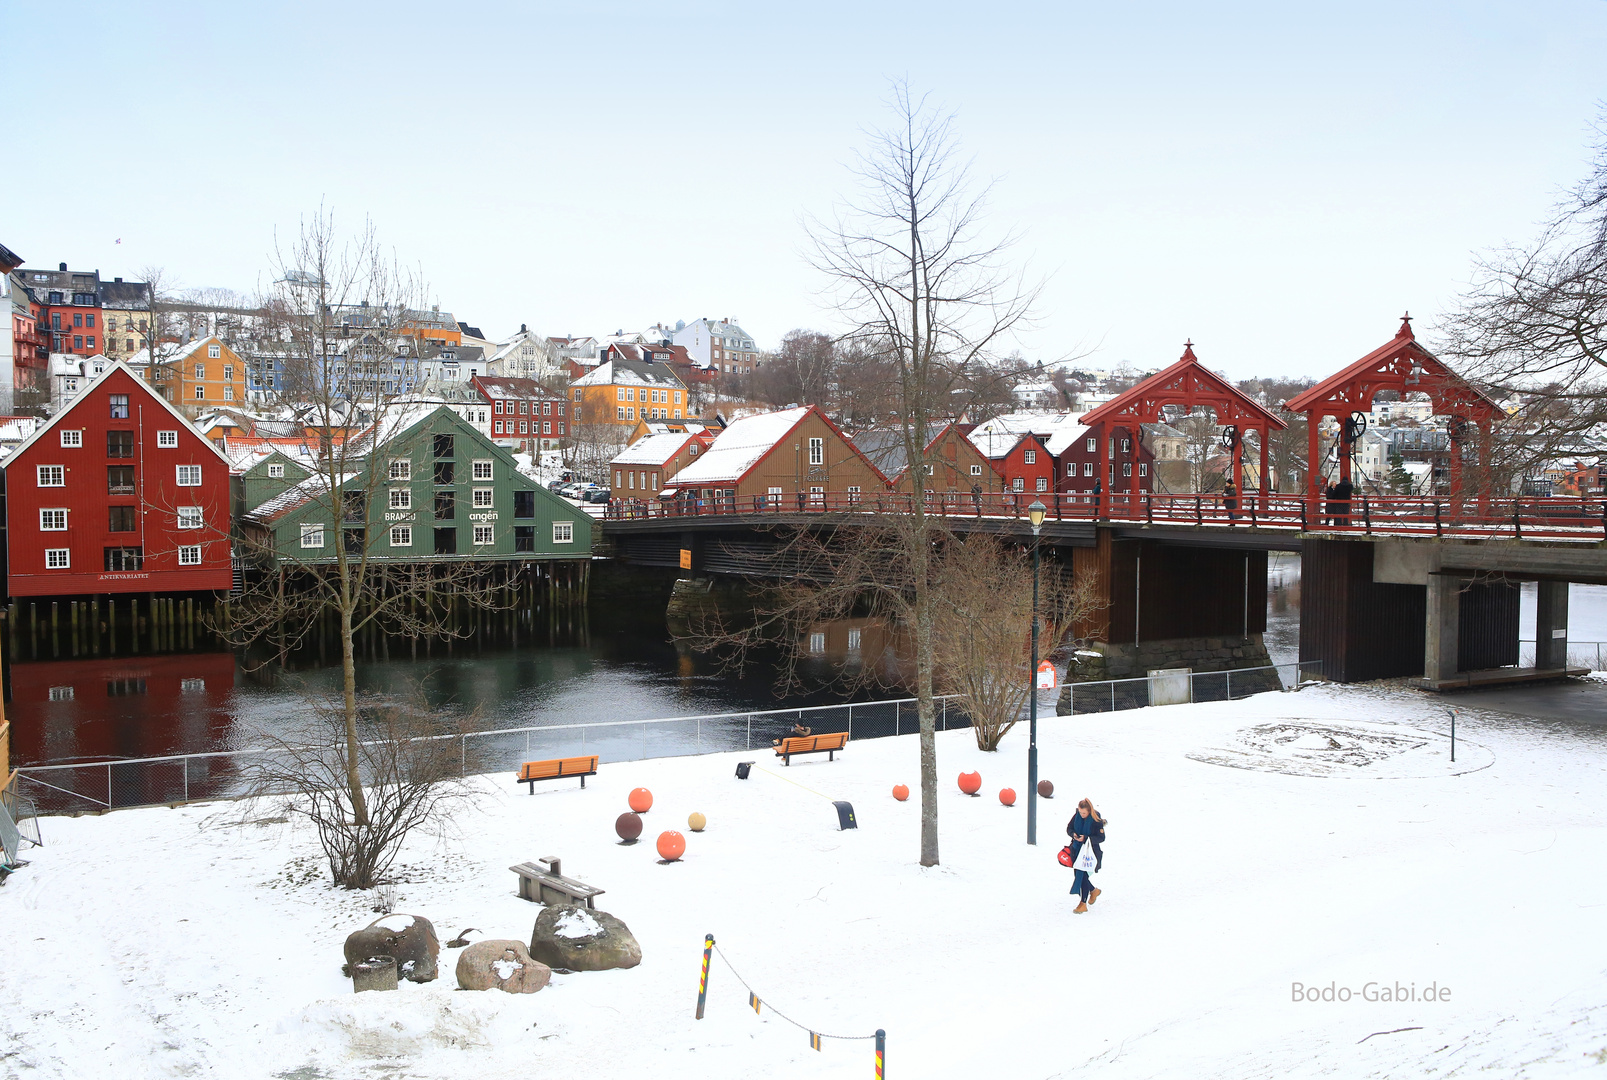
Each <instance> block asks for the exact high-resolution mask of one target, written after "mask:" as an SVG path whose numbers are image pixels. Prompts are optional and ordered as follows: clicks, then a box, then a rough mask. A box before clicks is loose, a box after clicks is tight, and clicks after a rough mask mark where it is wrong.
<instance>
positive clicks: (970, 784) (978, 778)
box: [960, 772, 982, 795]
mask: <svg viewBox="0 0 1607 1080" xmlns="http://www.w3.org/2000/svg"><path fill="white" fill-rule="evenodd" d="M960 790H961V791H963V792H965V793H966V794H967V795H975V794H976V793H977V792H979V791H981V790H982V774H981V773H979V772H963V773H961V774H960Z"/></svg>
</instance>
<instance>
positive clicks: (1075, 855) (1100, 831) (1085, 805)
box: [1066, 799, 1105, 915]
mask: <svg viewBox="0 0 1607 1080" xmlns="http://www.w3.org/2000/svg"><path fill="white" fill-rule="evenodd" d="M1104 834H1105V819H1104V818H1102V817H1100V816H1099V812H1098V811H1097V810H1095V809H1094V804H1093V803H1092V802H1091V801H1089V800H1088V799H1081V800H1079V801H1078V803H1077V813H1076V814H1075V815H1073V817H1072V819H1071V820H1070V821H1069V822H1067V823H1066V835H1067V836H1069V837H1071V865H1072V867H1073V869H1074V870H1075V873H1076V876H1075V877H1074V878H1073V879H1072V885H1071V891H1072V892H1074V893H1076V894H1078V895H1079V897H1081V899H1080V901H1079V902H1078V904H1077V907H1076V908H1075V909H1074V910H1073V914H1075V915H1081V914H1083V913H1084V912H1085V911H1087V910H1088V905H1089V904H1092V903H1093V902H1094V901H1095V900H1098V899H1099V894H1100V892H1101V891H1102V890H1100V889H1096V888H1094V882H1093V879H1092V878H1090V877H1089V874H1091V873H1097V872H1098V870H1099V866H1100V864H1101V863H1103V862H1104V855H1103V853H1102V852H1101V851H1100V843H1101V842H1102V841H1103V839H1104ZM1096 837H1097V838H1098V839H1096ZM1085 844H1086V845H1088V847H1089V854H1090V855H1091V856H1092V858H1093V867H1092V868H1086V867H1087V863H1088V860H1085V859H1083V858H1082V854H1083V845H1085Z"/></svg>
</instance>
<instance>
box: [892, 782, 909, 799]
mask: <svg viewBox="0 0 1607 1080" xmlns="http://www.w3.org/2000/svg"><path fill="white" fill-rule="evenodd" d="M909 797H910V789H909V788H907V787H905V786H904V785H903V784H894V785H893V798H895V799H897V800H898V801H899V802H903V801H904V800H905V799H907V798H909Z"/></svg>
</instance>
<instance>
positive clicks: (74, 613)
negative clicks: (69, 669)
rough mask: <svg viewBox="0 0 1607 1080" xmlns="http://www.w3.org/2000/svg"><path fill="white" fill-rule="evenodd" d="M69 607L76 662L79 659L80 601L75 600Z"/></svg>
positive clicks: (68, 613)
mask: <svg viewBox="0 0 1607 1080" xmlns="http://www.w3.org/2000/svg"><path fill="white" fill-rule="evenodd" d="M68 607H69V609H70V610H69V611H68V612H67V616H68V619H67V621H68V623H69V625H70V626H71V627H72V636H73V659H74V660H76V659H78V601H77V600H74V601H73V602H72V603H71V604H70V605H68Z"/></svg>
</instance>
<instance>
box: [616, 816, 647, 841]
mask: <svg viewBox="0 0 1607 1080" xmlns="http://www.w3.org/2000/svg"><path fill="white" fill-rule="evenodd" d="M614 832H616V833H618V834H619V838H620V839H621V840H623V841H625V842H626V843H627V844H634V843H635V842H636V838H637V837H638V836H641V835H642V819H641V816H640V815H638V814H635V813H632V812H631V811H629V810H627V811H625V812H624V813H623V814H621V815H619V817H617V818H615V819H614Z"/></svg>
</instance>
